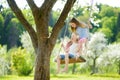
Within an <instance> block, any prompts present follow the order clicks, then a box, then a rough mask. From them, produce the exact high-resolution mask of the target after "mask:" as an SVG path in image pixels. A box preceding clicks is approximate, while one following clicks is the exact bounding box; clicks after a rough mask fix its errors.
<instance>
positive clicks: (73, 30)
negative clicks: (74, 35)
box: [70, 18, 86, 32]
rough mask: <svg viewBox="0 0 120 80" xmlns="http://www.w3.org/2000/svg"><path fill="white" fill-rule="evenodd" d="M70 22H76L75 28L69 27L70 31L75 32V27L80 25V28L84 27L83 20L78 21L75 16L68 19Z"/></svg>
mask: <svg viewBox="0 0 120 80" xmlns="http://www.w3.org/2000/svg"><path fill="white" fill-rule="evenodd" d="M70 23H75V24H76V27H75V28H73V27H71V30H72V32H75V31H76V29H77V27H82V28H85V27H86V24H85V23H84V22H81V21H78V20H77V19H76V18H72V19H71V20H70Z"/></svg>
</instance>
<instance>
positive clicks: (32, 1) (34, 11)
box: [27, 0, 39, 16]
mask: <svg viewBox="0 0 120 80" xmlns="http://www.w3.org/2000/svg"><path fill="white" fill-rule="evenodd" d="M27 3H28V5H29V6H30V8H31V10H32V13H33V15H34V16H35V14H36V11H37V10H39V8H38V7H37V6H36V4H35V3H34V0H27Z"/></svg>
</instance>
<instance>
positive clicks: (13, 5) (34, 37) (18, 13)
mask: <svg viewBox="0 0 120 80" xmlns="http://www.w3.org/2000/svg"><path fill="white" fill-rule="evenodd" d="M7 2H8V4H9V6H10V7H11V9H12V11H13V12H14V13H15V15H16V16H17V18H18V19H19V20H20V22H21V23H22V24H23V25H24V27H25V29H26V30H27V31H28V33H29V35H30V37H31V39H32V42H33V46H34V48H37V46H38V41H37V35H36V32H35V30H34V29H33V28H32V26H31V25H30V24H29V23H28V21H27V20H26V19H25V17H24V16H23V14H22V12H21V10H20V9H19V8H18V6H17V4H16V2H15V1H14V0H7ZM35 50H36V49H35Z"/></svg>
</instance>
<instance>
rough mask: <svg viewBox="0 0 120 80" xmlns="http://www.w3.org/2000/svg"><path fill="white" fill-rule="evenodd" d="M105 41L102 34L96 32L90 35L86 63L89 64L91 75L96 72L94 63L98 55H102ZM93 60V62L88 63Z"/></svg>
mask: <svg viewBox="0 0 120 80" xmlns="http://www.w3.org/2000/svg"><path fill="white" fill-rule="evenodd" d="M106 43H107V39H106V38H105V35H104V34H103V33H100V32H97V33H95V34H94V35H92V37H91V40H90V41H89V43H88V52H87V54H86V56H87V59H88V60H87V63H91V64H90V65H91V67H92V73H91V74H94V73H96V72H97V66H96V62H97V59H98V58H99V57H100V55H101V54H102V53H103V51H104V49H105V47H106ZM91 60H93V62H90V61H91Z"/></svg>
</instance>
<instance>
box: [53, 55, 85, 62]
mask: <svg viewBox="0 0 120 80" xmlns="http://www.w3.org/2000/svg"><path fill="white" fill-rule="evenodd" d="M55 62H57V60H56V59H55ZM81 62H86V60H85V59H84V58H83V57H82V56H79V58H78V59H76V58H75V57H74V58H69V64H71V63H81ZM60 64H65V59H60Z"/></svg>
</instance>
